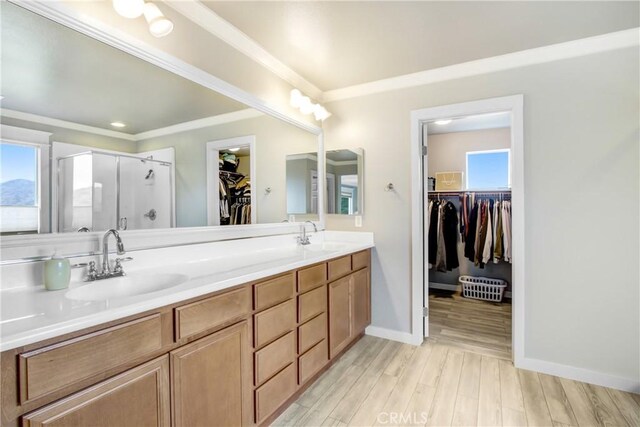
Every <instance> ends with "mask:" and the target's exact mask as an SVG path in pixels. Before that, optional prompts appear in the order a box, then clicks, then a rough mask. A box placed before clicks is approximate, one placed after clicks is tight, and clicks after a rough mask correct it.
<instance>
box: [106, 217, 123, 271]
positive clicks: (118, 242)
mask: <svg viewBox="0 0 640 427" xmlns="http://www.w3.org/2000/svg"><path fill="white" fill-rule="evenodd" d="M111 234H113V237H115V238H116V247H117V253H118V255H124V254H125V250H124V244H122V239H121V238H120V233H118V231H117V230H116V229H114V228H110V229H109V230H107V232H106V233H104V236H103V237H102V274H103V275H110V274H111V266H110V265H109V236H110V235H111Z"/></svg>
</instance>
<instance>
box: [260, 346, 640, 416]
mask: <svg viewBox="0 0 640 427" xmlns="http://www.w3.org/2000/svg"><path fill="white" fill-rule="evenodd" d="M273 425H274V426H285V425H286V426H293V425H296V426H298V425H299V426H344V425H354V426H372V425H407V426H418V425H430V426H431V425H438V426H447V425H458V426H473V425H485V426H500V425H505V426H526V425H536V426H565V425H573V426H578V425H579V426H604V425H616V426H627V425H629V426H639V425H640V395H635V394H630V393H624V392H621V391H617V390H613V389H608V388H604V387H599V386H594V385H590V384H585V383H580V382H577V381H572V380H566V379H562V378H558V377H553V376H550V375H544V374H537V373H534V372H531V371H525V370H521V369H516V368H514V367H513V364H512V363H511V362H509V361H507V360H504V359H501V358H497V357H494V356H491V355H486V354H480V353H476V352H472V351H466V350H465V349H463V348H461V347H458V346H451V345H448V344H444V343H443V342H438V341H436V340H428V341H425V343H423V344H422V345H421V346H419V347H415V346H411V345H408V344H401V343H398V342H394V341H389V340H384V339H381V338H375V337H371V336H365V337H363V338H362V339H361V340H360V341H358V342H357V343H356V344H355V345H354V346H353V347H352V348H351V349H349V351H347V352H346V353H345V354H344V355H343V356H342V357H341V358H340V359H339V360H338V361H337V362H336V363H335V364H334V365H333V366H332V367H331V368H330V369H329V370H328V371H326V372H325V373H324V374H323V375H322V376H321V377H320V378H319V379H318V380H317V381H316V382H315V383H314V384H313V385H312V386H311V387H310V388H309V389H307V390H306V391H305V392H304V393H303V394H302V395H301V396H300V397H299V398H298V399H297V400H296V401H295V402H294V403H293V404H291V406H289V408H287V410H286V411H285V412H284V413H283V414H282V415H281V416H280V417H279V418H278V419H277V420H276V421H275V422H274V424H273Z"/></svg>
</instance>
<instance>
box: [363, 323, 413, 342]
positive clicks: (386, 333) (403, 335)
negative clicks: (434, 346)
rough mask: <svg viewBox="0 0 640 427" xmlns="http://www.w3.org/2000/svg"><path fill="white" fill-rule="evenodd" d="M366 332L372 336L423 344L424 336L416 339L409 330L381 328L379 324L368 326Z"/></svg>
mask: <svg viewBox="0 0 640 427" xmlns="http://www.w3.org/2000/svg"><path fill="white" fill-rule="evenodd" d="M364 333H365V334H366V335H371V336H372V337H378V338H384V339H387V340H392V341H398V342H402V343H405V344H411V345H420V344H422V337H418V339H416V338H414V336H413V335H411V334H410V333H409V332H400V331H394V330H392V329H386V328H380V327H378V326H367V329H366V330H365V331H364Z"/></svg>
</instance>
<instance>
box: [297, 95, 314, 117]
mask: <svg viewBox="0 0 640 427" xmlns="http://www.w3.org/2000/svg"><path fill="white" fill-rule="evenodd" d="M313 109H314V105H313V102H311V99H309V97H308V96H303V97H302V99H301V100H300V112H301V113H302V114H311V113H313Z"/></svg>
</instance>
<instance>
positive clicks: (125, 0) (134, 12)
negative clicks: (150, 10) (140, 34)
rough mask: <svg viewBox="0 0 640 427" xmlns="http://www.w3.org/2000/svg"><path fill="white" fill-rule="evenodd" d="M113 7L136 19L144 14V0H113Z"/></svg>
mask: <svg viewBox="0 0 640 427" xmlns="http://www.w3.org/2000/svg"><path fill="white" fill-rule="evenodd" d="M113 8H114V9H115V10H116V12H118V14H119V15H121V16H124V17H125V18H129V19H134V18H137V17H138V16H142V13H143V9H144V0H113Z"/></svg>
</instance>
